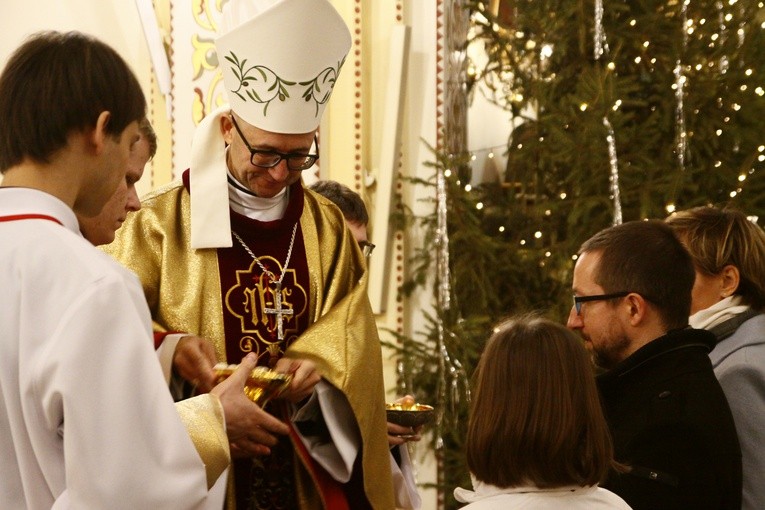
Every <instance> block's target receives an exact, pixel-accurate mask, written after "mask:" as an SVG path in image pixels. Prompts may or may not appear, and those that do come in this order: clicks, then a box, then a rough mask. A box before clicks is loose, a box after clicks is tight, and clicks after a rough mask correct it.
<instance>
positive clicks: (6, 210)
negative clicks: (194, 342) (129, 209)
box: [0, 188, 222, 509]
mask: <svg viewBox="0 0 765 510" xmlns="http://www.w3.org/2000/svg"><path fill="white" fill-rule="evenodd" d="M19 214H42V215H48V216H52V217H54V218H56V219H57V220H58V221H59V222H61V223H62V224H63V226H62V225H59V224H57V223H55V222H53V221H48V220H45V219H25V220H20V221H0V501H2V503H1V504H0V506H2V507H3V508H13V509H25V508H28V509H43V508H46V509H47V508H51V507H52V508H93V509H96V508H109V509H116V508H125V509H137V508H177V509H180V508H204V507H211V506H217V507H218V508H220V507H221V505H222V494H218V495H217V496H215V497H214V499H215V500H216V501H211V498H213V497H212V496H210V495H209V493H208V491H207V480H206V473H205V466H204V464H203V462H202V460H201V459H200V457H199V454H198V453H197V451H196V449H195V447H194V445H193V443H192V441H191V439H190V438H189V436H188V434H187V432H186V429H185V428H184V425H183V424H182V422H181V420H180V418H179V416H178V414H177V412H176V409H175V407H174V405H173V402H172V398H171V396H170V393H169V392H168V390H167V385H166V384H165V382H164V380H163V376H162V372H161V370H160V368H159V365H158V363H157V358H156V356H155V354H154V351H153V348H152V347H153V341H152V332H151V319H150V315H149V310H148V308H147V305H146V302H145V299H144V296H143V291H142V289H141V286H140V284H139V282H138V280H137V278H136V277H135V276H134V275H133V274H132V273H130V272H128V271H127V270H125V269H124V268H122V267H121V266H119V265H118V264H117V263H116V262H115V261H114V260H113V259H111V257H109V256H108V255H106V254H104V253H102V252H101V251H99V250H97V249H95V248H94V247H93V246H91V245H90V244H89V243H88V242H87V241H86V240H85V239H84V238H82V236H81V235H80V234H79V229H78V224H77V220H76V217H75V215H74V213H73V212H72V211H71V210H70V209H69V208H68V207H67V206H66V204H64V203H63V202H61V201H60V200H58V199H57V198H55V197H53V196H51V195H48V194H45V193H42V192H39V191H35V190H31V189H24V188H0V217H6V218H7V217H8V216H12V215H19Z"/></svg>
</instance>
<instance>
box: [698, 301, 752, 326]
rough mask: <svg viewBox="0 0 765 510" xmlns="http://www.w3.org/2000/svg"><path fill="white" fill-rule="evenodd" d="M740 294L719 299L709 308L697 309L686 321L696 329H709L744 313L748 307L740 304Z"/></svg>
mask: <svg viewBox="0 0 765 510" xmlns="http://www.w3.org/2000/svg"><path fill="white" fill-rule="evenodd" d="M742 301H743V300H742V298H741V296H737V295H735V294H734V295H733V296H730V297H726V298H725V299H721V300H720V301H718V302H717V303H715V304H713V305H712V306H710V307H709V308H705V309H703V310H699V311H698V312H696V313H694V314H693V315H691V316H690V317H689V318H688V323H689V324H690V325H691V327H693V328H696V329H711V328H713V327H714V326H717V325H718V324H721V323H723V322H725V321H727V320H728V319H730V318H731V317H735V316H736V315H738V314H741V313H744V312H745V311H747V310H748V309H749V307H748V306H746V305H744V304H742Z"/></svg>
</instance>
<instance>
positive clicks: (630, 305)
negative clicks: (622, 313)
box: [624, 292, 648, 326]
mask: <svg viewBox="0 0 765 510" xmlns="http://www.w3.org/2000/svg"><path fill="white" fill-rule="evenodd" d="M624 304H625V306H626V309H627V313H628V322H629V324H630V325H631V326H637V325H639V324H640V323H641V322H643V319H645V316H646V312H647V311H648V303H647V302H646V300H645V298H644V297H643V296H641V295H640V294H638V293H636V292H632V293H630V294H627V297H625V298H624Z"/></svg>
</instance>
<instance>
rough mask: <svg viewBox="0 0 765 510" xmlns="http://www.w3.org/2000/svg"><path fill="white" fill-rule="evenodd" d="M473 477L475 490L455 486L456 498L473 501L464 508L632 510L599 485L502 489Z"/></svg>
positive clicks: (463, 508)
mask: <svg viewBox="0 0 765 510" xmlns="http://www.w3.org/2000/svg"><path fill="white" fill-rule="evenodd" d="M471 478H472V477H471ZM472 479H473V487H474V488H475V490H474V491H470V490H467V489H463V488H461V487H458V488H456V489H454V497H455V499H456V500H457V501H459V502H461V503H470V504H469V505H467V506H464V507H462V509H461V510H563V509H565V510H630V506H629V505H628V504H627V503H626V502H625V501H624V500H623V499H622V498H620V497H619V496H617V495H616V494H614V493H613V492H610V491H608V490H606V489H603V488H601V487H597V486H595V487H579V486H571V487H556V488H554V489H540V488H538V487H533V486H529V487H507V488H500V487H496V486H494V485H488V484H485V483H483V482H480V481H478V480H476V479H475V478H472Z"/></svg>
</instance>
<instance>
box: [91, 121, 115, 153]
mask: <svg viewBox="0 0 765 510" xmlns="http://www.w3.org/2000/svg"><path fill="white" fill-rule="evenodd" d="M111 118H112V114H111V113H110V112H107V111H103V112H101V113H100V114H99V115H98V119H96V125H95V127H94V128H93V131H92V132H91V134H90V137H89V141H90V143H91V145H92V147H93V149H94V150H95V152H96V154H101V153H102V152H103V150H104V147H105V146H106V139H107V138H108V137H109V133H108V131H107V128H108V126H109V121H110V120H111Z"/></svg>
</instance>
